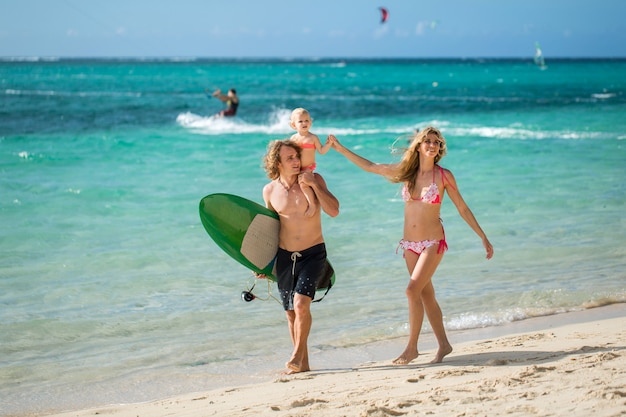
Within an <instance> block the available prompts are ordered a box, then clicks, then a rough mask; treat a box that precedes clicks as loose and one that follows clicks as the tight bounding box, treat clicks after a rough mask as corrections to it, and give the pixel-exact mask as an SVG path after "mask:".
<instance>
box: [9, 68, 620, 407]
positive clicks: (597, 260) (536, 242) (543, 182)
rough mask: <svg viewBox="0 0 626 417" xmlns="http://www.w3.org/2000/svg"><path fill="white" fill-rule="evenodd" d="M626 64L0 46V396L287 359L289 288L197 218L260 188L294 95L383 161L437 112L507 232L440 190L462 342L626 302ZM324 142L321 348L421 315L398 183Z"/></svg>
mask: <svg viewBox="0 0 626 417" xmlns="http://www.w3.org/2000/svg"><path fill="white" fill-rule="evenodd" d="M624 74H626V61H625V60H592V61H589V60H559V61H549V62H547V68H545V69H543V70H542V69H540V68H538V67H536V66H535V65H534V64H533V63H532V60H530V59H529V60H526V61H524V60H513V61H507V60H397V61H393V60H364V61H359V60H346V61H343V60H311V61H279V60H258V61H246V60H241V61H239V60H235V61H220V60H187V61H174V60H139V59H137V60H63V59H52V60H41V59H33V60H21V61H20V60H4V61H0V174H1V175H0V216H1V217H0V221H1V228H0V237H1V238H0V410H1V411H0V415H13V414H20V413H31V412H33V413H36V412H44V411H49V410H63V409H71V408H78V407H87V406H92V405H99V404H108V403H121V402H137V401H147V400H151V399H156V398H162V397H164V396H167V395H174V394H179V393H182V392H192V391H202V390H208V389H212V388H217V387H220V386H224V385H225V384H232V383H236V382H239V381H250V380H251V379H254V378H258V379H263V378H267V376H268V375H269V374H270V373H271V372H274V371H275V370H277V369H281V368H282V366H283V363H284V362H285V360H286V359H287V358H288V355H289V353H290V351H291V349H290V341H289V336H288V333H287V329H286V325H285V318H284V313H283V311H282V308H281V306H280V305H279V304H278V303H276V302H275V301H274V300H273V299H272V298H271V296H270V294H272V291H273V293H274V294H275V288H274V287H273V286H270V287H269V288H268V285H267V284H266V283H265V282H263V281H260V282H258V283H257V284H256V286H255V290H254V291H255V293H256V294H257V296H259V299H258V300H254V301H253V302H250V303H245V302H243V301H242V300H241V297H240V294H241V291H242V290H245V289H248V288H250V287H251V286H252V285H253V284H254V279H253V277H252V275H251V274H250V272H248V271H247V270H245V268H243V267H242V266H240V265H239V264H237V263H235V262H234V261H232V260H231V259H230V258H229V257H228V256H227V255H225V254H224V253H223V252H221V250H220V249H219V248H218V247H217V246H216V245H215V243H213V241H212V240H211V239H210V238H209V236H208V235H207V234H206V233H205V231H204V229H203V228H202V225H201V223H200V219H199V216H198V203H199V201H200V199H201V198H202V197H203V196H205V195H207V194H210V193H214V192H227V193H233V194H238V195H241V196H244V197H246V198H249V199H252V200H255V201H257V202H259V203H261V202H262V197H261V189H262V187H263V185H264V184H265V183H266V182H267V181H268V179H267V178H266V177H265V173H264V171H263V169H262V167H261V158H262V156H263V154H264V153H265V149H266V145H267V143H268V142H269V141H270V140H272V139H279V138H286V137H289V136H290V135H291V134H292V133H293V132H292V131H291V129H290V128H289V126H288V116H289V112H290V110H291V109H293V108H295V107H305V108H307V109H309V111H310V113H311V115H312V117H313V119H314V121H313V128H312V131H313V132H314V133H317V134H318V135H319V136H320V137H321V138H322V139H323V138H325V136H326V135H328V134H330V133H333V134H335V135H336V136H337V137H338V138H339V139H340V140H341V141H342V142H343V143H344V144H345V145H347V146H348V147H350V148H352V149H353V150H355V151H356V152H358V153H360V154H362V155H364V156H365V157H367V158H369V159H372V160H374V161H377V162H393V161H396V160H397V159H398V155H396V154H393V153H392V146H393V145H394V144H395V146H396V147H397V146H402V144H403V143H404V140H405V139H406V138H407V137H408V135H410V134H411V133H412V132H413V131H414V129H416V128H422V127H425V126H427V125H434V126H436V127H438V128H440V129H441V130H442V132H443V134H444V136H445V137H446V138H447V142H448V155H447V156H445V157H444V158H443V159H442V161H441V165H442V166H444V167H446V168H448V169H450V170H451V171H452V172H453V173H454V175H455V177H456V179H457V182H458V185H459V189H460V191H461V193H462V195H463V196H464V198H465V200H466V201H467V203H468V204H469V206H470V208H471V209H472V211H473V212H474V214H475V216H476V217H477V219H478V221H479V223H480V224H481V226H482V228H483V229H484V230H485V231H486V233H487V235H488V237H489V239H490V240H491V242H492V243H493V245H494V247H495V256H494V258H493V259H492V260H489V261H487V260H486V259H485V255H484V249H483V247H482V245H481V242H480V240H479V239H478V237H477V236H476V235H475V234H474V233H473V232H472V230H471V229H470V228H469V227H468V226H467V225H466V224H465V223H464V222H463V220H462V219H461V218H460V216H459V214H458V212H457V211H456V209H455V207H454V205H453V204H452V202H451V201H450V199H449V198H447V197H445V198H444V203H443V207H442V217H443V220H444V225H445V228H446V238H447V240H448V244H449V247H450V249H449V251H448V252H447V253H446V255H445V257H444V260H443V262H442V264H441V265H440V267H439V269H438V271H437V273H436V275H435V277H434V285H435V288H436V289H437V293H438V299H439V302H440V304H441V307H442V310H443V313H444V319H445V324H446V327H447V328H448V329H449V331H450V332H452V336H451V339H452V342H453V343H454V336H453V332H454V331H455V330H464V329H470V328H476V327H488V326H499V325H503V324H506V323H509V322H512V321H517V320H524V319H526V318H529V317H536V316H541V315H550V314H556V313H562V312H567V311H574V310H582V309H586V308H590V307H594V306H600V305H606V304H611V303H622V302H626V261H625V260H626V249H625V243H626V217H625V216H624V213H625V212H626V186H625V182H624V180H625V179H626V116H625V115H626V79H625V78H624ZM217 87H219V88H222V89H224V90H225V89H228V88H231V87H233V88H237V90H238V93H239V95H240V99H241V105H240V109H239V114H238V116H237V117H236V118H232V119H212V118H210V116H211V115H212V114H214V113H216V112H218V111H219V110H221V108H222V106H221V103H220V102H219V101H217V100H215V99H213V100H210V99H208V98H207V97H206V96H205V94H204V89H205V88H209V89H214V88H217ZM317 162H318V170H317V171H318V172H319V173H321V174H322V175H323V176H324V177H325V179H326V181H327V183H328V185H329V188H330V190H331V191H332V192H333V193H334V194H335V195H336V196H337V198H338V199H339V201H340V204H341V213H340V215H339V216H338V217H337V218H334V219H333V218H330V217H328V216H325V215H324V216H323V223H324V229H325V237H326V244H327V249H328V252H329V257H330V259H331V261H332V263H333V265H334V267H335V269H336V272H337V282H336V285H335V287H334V288H333V289H332V290H331V291H330V293H329V294H328V295H327V296H326V298H325V299H324V301H322V302H321V303H319V304H315V305H314V307H313V316H314V324H313V329H312V334H311V337H310V346H311V363H312V366H313V367H314V368H316V367H317V368H319V367H323V366H324V365H325V363H319V362H317V360H318V358H319V357H320V356H322V354H329V353H330V354H333V355H336V356H338V357H341V355H342V354H341V352H343V351H344V350H345V349H346V348H353V347H359V346H364V345H365V344H367V343H369V342H374V341H383V340H390V339H394V338H403V337H405V336H406V335H407V333H408V325H407V307H406V299H405V295H404V288H405V286H406V283H407V279H408V274H407V272H406V271H405V266H404V262H403V259H402V256H401V255H399V254H396V252H395V251H396V246H397V242H398V240H399V239H400V238H401V233H402V204H403V203H402V200H401V198H400V195H399V186H398V185H397V184H391V183H389V182H387V181H386V180H384V179H383V178H381V177H378V176H374V175H371V174H367V173H365V172H363V171H360V170H359V169H358V168H356V167H355V166H353V165H351V164H350V163H349V162H348V161H347V160H345V159H344V158H343V157H341V156H340V155H339V154H337V153H336V152H334V151H332V150H331V151H330V152H329V153H328V154H326V155H318V158H317ZM424 332H425V333H426V334H428V332H429V328H428V324H427V323H426V324H425V325H424ZM398 353H400V352H398ZM389 359H392V358H389ZM346 361H349V358H346ZM347 365H348V366H349V365H350V364H347ZM354 365H356V364H354Z"/></svg>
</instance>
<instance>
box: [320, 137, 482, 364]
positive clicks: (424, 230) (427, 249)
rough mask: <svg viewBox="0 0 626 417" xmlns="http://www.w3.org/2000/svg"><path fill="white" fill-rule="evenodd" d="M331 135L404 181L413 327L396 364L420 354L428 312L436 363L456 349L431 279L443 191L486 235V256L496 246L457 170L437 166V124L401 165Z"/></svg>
mask: <svg viewBox="0 0 626 417" xmlns="http://www.w3.org/2000/svg"><path fill="white" fill-rule="evenodd" d="M329 140H330V141H331V143H332V146H333V148H335V149H336V150H337V151H338V152H339V153H341V154H342V155H343V156H345V157H346V158H348V159H349V160H350V161H351V162H353V163H354V164H355V165H357V166H358V167H359V168H361V169H363V170H365V171H367V172H371V173H374V174H378V175H382V176H383V177H385V178H387V179H388V180H390V181H391V182H394V183H402V184H403V187H402V198H403V200H404V201H405V203H404V235H403V237H402V239H401V240H400V243H399V246H398V249H400V248H402V249H403V251H404V259H405V261H406V266H407V268H408V270H409V274H410V280H409V284H408V286H407V289H406V295H407V298H408V303H409V327H410V329H409V340H408V343H407V346H406V348H405V350H404V352H402V354H401V355H400V356H399V357H398V358H396V359H395V360H394V361H393V363H395V364H399V365H405V364H408V363H410V362H411V361H412V360H414V359H415V358H417V357H418V355H419V353H418V349H417V341H418V339H419V334H420V330H421V329H422V322H423V321H424V311H425V312H426V316H427V317H428V321H429V322H430V325H431V327H432V329H433V333H434V334H435V337H436V338H437V343H438V345H439V348H438V350H437V353H436V355H435V358H434V359H433V360H432V361H431V363H439V362H441V361H442V360H443V358H444V357H445V356H446V355H448V354H449V353H450V352H452V346H451V345H450V342H449V341H448V337H447V336H446V330H445V328H444V325H443V314H442V312H441V308H440V307H439V303H438V302H437V300H436V298H435V289H434V287H433V284H432V277H433V275H434V273H435V270H436V269H437V266H438V265H439V263H440V262H441V259H442V258H443V254H444V252H445V251H446V250H447V248H448V245H447V243H446V238H445V234H444V230H443V225H442V223H441V219H440V209H441V202H442V200H443V195H444V191H445V192H447V193H448V195H449V196H450V199H451V200H452V202H453V203H454V205H455V206H456V208H457V210H458V211H459V214H460V215H461V217H462V218H463V220H465V221H466V222H467V224H468V225H469V226H470V227H471V228H472V230H474V232H475V233H476V234H477V235H478V236H479V237H480V238H481V240H482V242H483V246H484V247H485V250H486V251H487V259H491V257H492V256H493V246H491V243H490V242H489V240H488V239H487V236H486V235H485V232H483V230H482V229H481V227H480V225H479V224H478V221H476V218H475V217H474V215H473V214H472V211H471V210H470V208H469V207H468V206H467V204H466V203H465V201H464V200H463V197H462V196H461V193H460V192H459V190H458V187H457V185H456V180H455V179H454V176H453V175H452V172H450V171H449V170H447V169H444V168H442V167H440V166H439V165H437V163H438V162H439V160H440V159H441V158H442V157H443V156H444V155H445V154H446V140H445V138H444V137H443V136H442V135H441V132H439V130H438V129H436V128H434V127H427V128H425V129H424V130H422V131H421V132H417V133H416V134H415V136H414V137H413V139H412V142H411V144H410V146H409V148H408V149H407V150H406V151H405V152H404V154H403V156H402V159H401V160H400V162H399V163H396V164H377V163H374V162H371V161H369V160H367V159H365V158H363V157H361V156H359V155H357V154H355V153H354V152H352V151H350V150H349V149H347V148H346V147H344V146H343V145H342V144H341V143H339V141H338V140H337V138H335V137H334V136H333V135H330V136H329Z"/></svg>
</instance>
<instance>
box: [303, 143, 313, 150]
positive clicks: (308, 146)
mask: <svg viewBox="0 0 626 417" xmlns="http://www.w3.org/2000/svg"><path fill="white" fill-rule="evenodd" d="M300 147H301V148H302V149H315V144H314V143H303V144H301V145H300Z"/></svg>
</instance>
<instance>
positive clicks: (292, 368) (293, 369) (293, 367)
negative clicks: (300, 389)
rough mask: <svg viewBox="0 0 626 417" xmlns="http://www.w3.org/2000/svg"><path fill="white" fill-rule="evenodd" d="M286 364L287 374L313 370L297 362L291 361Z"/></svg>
mask: <svg viewBox="0 0 626 417" xmlns="http://www.w3.org/2000/svg"><path fill="white" fill-rule="evenodd" d="M285 366H286V367H287V370H286V371H285V372H284V374H285V375H292V374H297V373H300V372H308V371H310V370H311V369H310V368H309V367H308V366H301V365H300V364H297V363H295V362H291V361H290V362H287V363H286V364H285Z"/></svg>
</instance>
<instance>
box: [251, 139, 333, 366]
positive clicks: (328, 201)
mask: <svg viewBox="0 0 626 417" xmlns="http://www.w3.org/2000/svg"><path fill="white" fill-rule="evenodd" d="M301 152H302V149H301V148H300V146H299V145H298V144H297V143H296V142H294V141H292V140H276V141H272V142H271V143H270V144H269V146H268V151H267V154H266V155H265V157H264V158H263V162H264V168H265V171H266V172H267V176H268V177H269V178H270V179H271V180H272V181H271V182H270V183H269V184H267V185H265V187H263V200H264V201H265V205H266V206H267V208H269V209H270V210H273V211H275V212H276V213H277V214H278V218H279V219H280V232H279V239H278V254H277V256H276V263H275V265H274V267H275V268H276V278H277V282H278V290H279V292H280V298H281V300H282V304H283V308H284V309H285V313H286V315H287V324H288V326H289V334H290V335H291V341H292V343H293V353H292V354H291V358H290V359H289V361H288V362H287V363H286V366H287V373H289V374H292V373H298V372H306V371H310V370H311V368H310V366H309V352H308V347H307V343H308V337H309V333H310V331H311V324H312V322H313V319H312V317H311V303H312V302H313V299H314V298H315V290H316V289H317V287H319V286H320V285H319V284H320V283H323V282H324V280H326V279H330V276H331V275H332V274H333V270H332V267H330V264H328V262H327V260H326V245H325V243H324V237H323V235H322V210H323V211H324V212H325V213H326V214H328V215H329V216H330V217H336V216H337V215H338V214H339V201H338V200H337V199H336V198H335V196H334V195H333V194H332V193H331V192H330V191H329V190H328V188H327V187H326V181H324V178H322V176H321V175H320V174H317V173H313V172H311V171H301V170H300V168H301V162H300V155H301ZM305 186H306V187H310V188H311V189H312V190H313V191H314V193H315V198H316V200H317V201H316V202H315V203H316V204H315V213H313V215H312V216H307V215H306V214H305V213H306V211H307V209H308V207H309V204H308V202H307V200H306V198H304V195H303V191H302V188H303V187H305Z"/></svg>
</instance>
